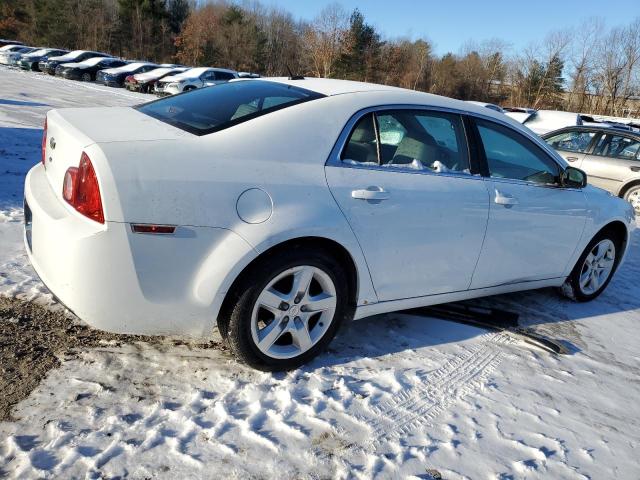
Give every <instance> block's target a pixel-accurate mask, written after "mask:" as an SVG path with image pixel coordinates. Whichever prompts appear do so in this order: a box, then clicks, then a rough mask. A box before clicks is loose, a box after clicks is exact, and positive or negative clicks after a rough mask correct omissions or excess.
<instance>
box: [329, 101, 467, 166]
mask: <svg viewBox="0 0 640 480" xmlns="http://www.w3.org/2000/svg"><path fill="white" fill-rule="evenodd" d="M378 139H379V144H378ZM341 159H342V161H343V162H345V163H352V164H353V163H357V164H361V165H362V164H373V165H379V166H381V167H389V168H392V169H394V170H428V171H430V172H434V173H450V172H456V173H470V170H469V154H468V150H467V144H466V140H465V132H464V126H463V123H462V118H461V117H460V116H459V115H455V114H450V113H445V112H436V111H423V110H417V109H416V110H414V109H410V110H383V111H380V112H376V113H369V114H367V115H364V116H363V117H362V118H361V119H360V120H359V121H358V123H356V125H355V126H354V128H353V130H352V131H351V135H350V136H349V140H348V141H347V144H346V145H345V148H344V150H343V151H342V156H341Z"/></svg>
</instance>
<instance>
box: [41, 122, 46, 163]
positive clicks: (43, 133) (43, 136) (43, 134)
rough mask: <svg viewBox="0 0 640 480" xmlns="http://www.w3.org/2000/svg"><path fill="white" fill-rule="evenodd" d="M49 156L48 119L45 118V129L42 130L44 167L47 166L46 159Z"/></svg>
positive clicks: (42, 159)
mask: <svg viewBox="0 0 640 480" xmlns="http://www.w3.org/2000/svg"><path fill="white" fill-rule="evenodd" d="M46 156H47V117H44V129H43V130H42V158H41V160H40V161H41V162H42V165H44V164H45V158H46Z"/></svg>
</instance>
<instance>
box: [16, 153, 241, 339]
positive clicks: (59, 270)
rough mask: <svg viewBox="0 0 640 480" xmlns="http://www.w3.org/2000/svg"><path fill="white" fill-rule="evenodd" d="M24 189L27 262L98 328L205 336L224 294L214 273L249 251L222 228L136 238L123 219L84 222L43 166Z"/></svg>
mask: <svg viewBox="0 0 640 480" xmlns="http://www.w3.org/2000/svg"><path fill="white" fill-rule="evenodd" d="M24 193H25V207H26V209H25V212H30V217H31V225H30V228H29V227H27V228H25V238H24V240H25V247H26V249H27V252H28V255H29V259H30V261H31V264H32V265H33V267H34V269H35V271H36V272H37V274H38V275H39V276H40V278H41V279H42V282H43V283H44V284H45V285H46V286H47V288H49V290H50V291H51V292H52V293H53V295H55V296H56V297H57V298H58V299H59V300H60V302H61V303H62V304H63V305H65V306H66V307H67V308H68V309H69V310H71V311H72V312H74V313H75V314H76V315H77V316H78V317H79V318H81V319H82V320H84V321H85V322H87V323H88V324H89V325H91V326H93V327H95V328H98V329H101V330H106V331H110V332H116V333H132V334H147V335H163V334H167V335H188V336H194V337H202V336H208V335H210V334H211V332H212V331H213V327H214V325H215V320H216V316H217V310H218V308H219V304H220V302H221V298H223V296H224V291H221V288H220V285H221V284H222V282H221V281H218V280H219V278H222V277H226V276H228V274H229V270H230V269H232V268H233V267H234V265H235V264H236V263H237V258H238V257H244V256H247V255H251V254H252V252H253V250H252V249H251V247H250V246H249V245H248V244H247V243H246V242H244V240H243V239H242V238H241V237H239V236H237V235H236V234H235V233H233V232H231V231H229V230H225V229H218V228H206V227H179V230H178V231H176V234H175V235H171V236H168V235H164V236H162V235H141V234H134V233H132V231H131V228H130V224H128V223H119V222H106V224H105V225H101V224H99V223H96V222H93V221H91V220H88V219H85V218H84V217H82V216H81V215H80V214H78V213H77V212H75V211H73V210H72V209H71V208H70V207H68V206H67V205H65V204H64V203H63V202H62V201H61V200H60V199H59V198H58V196H56V195H55V194H54V192H53V190H52V188H51V186H50V184H49V182H48V179H47V176H46V173H45V170H44V167H43V166H42V165H37V166H35V167H33V168H32V169H31V170H30V171H29V173H28V175H27V178H26V181H25V192H24ZM229 245H231V247H229ZM220 246H223V247H224V250H223V251H224V254H221V253H220V250H218V248H219V247H220ZM216 250H217V251H218V253H217V254H216V253H215V252H216ZM212 256H213V257H215V258H213V259H212ZM234 257H235V259H234ZM207 266H208V267H207ZM204 267H207V268H204ZM212 269H213V271H212Z"/></svg>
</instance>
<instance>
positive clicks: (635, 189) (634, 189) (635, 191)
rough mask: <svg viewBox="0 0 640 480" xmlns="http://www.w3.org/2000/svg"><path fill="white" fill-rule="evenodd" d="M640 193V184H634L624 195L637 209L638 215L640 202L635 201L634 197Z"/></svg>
mask: <svg viewBox="0 0 640 480" xmlns="http://www.w3.org/2000/svg"><path fill="white" fill-rule="evenodd" d="M638 193H640V185H633V186H631V187H629V189H628V190H627V191H626V192H624V196H623V198H624V199H625V200H626V201H627V202H629V203H630V204H631V205H633V208H634V210H635V211H636V215H640V204H638V202H637V201H636V202H633V201H632V197H636V198H637V195H638Z"/></svg>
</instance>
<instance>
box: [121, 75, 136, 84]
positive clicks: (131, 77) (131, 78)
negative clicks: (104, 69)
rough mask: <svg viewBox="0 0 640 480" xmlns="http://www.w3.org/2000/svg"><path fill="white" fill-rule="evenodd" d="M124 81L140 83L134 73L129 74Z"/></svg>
mask: <svg viewBox="0 0 640 480" xmlns="http://www.w3.org/2000/svg"><path fill="white" fill-rule="evenodd" d="M124 81H125V82H129V83H138V82H136V79H135V78H134V77H133V75H127V78H125V79H124Z"/></svg>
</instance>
